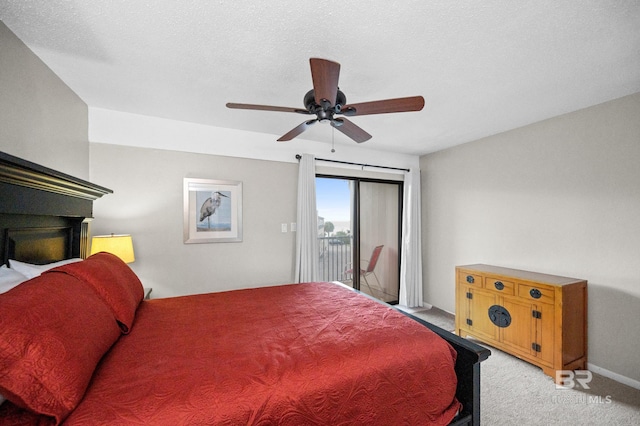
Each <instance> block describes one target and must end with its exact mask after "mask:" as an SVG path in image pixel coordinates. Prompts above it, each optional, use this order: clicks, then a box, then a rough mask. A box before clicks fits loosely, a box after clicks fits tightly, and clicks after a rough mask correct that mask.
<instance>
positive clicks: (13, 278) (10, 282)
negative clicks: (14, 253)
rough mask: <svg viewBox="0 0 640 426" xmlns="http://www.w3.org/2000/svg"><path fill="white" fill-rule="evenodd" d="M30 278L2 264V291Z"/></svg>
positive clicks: (0, 280)
mask: <svg viewBox="0 0 640 426" xmlns="http://www.w3.org/2000/svg"><path fill="white" fill-rule="evenodd" d="M28 279H29V278H27V277H25V276H24V275H23V274H21V273H20V272H18V271H15V270H13V269H9V268H7V265H2V266H0V293H4V292H6V291H9V290H11V289H12V288H14V287H15V286H17V285H18V284H22V283H23V282H25V281H27V280H28ZM0 397H2V395H0ZM0 399H1V398H0ZM0 404H1V402H0Z"/></svg>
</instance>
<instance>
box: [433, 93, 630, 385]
mask: <svg viewBox="0 0 640 426" xmlns="http://www.w3.org/2000/svg"><path fill="white" fill-rule="evenodd" d="M420 166H421V170H422V212H423V213H422V214H423V218H422V221H423V222H422V230H423V247H422V248H423V257H424V259H423V262H424V264H423V266H424V271H423V272H424V295H425V301H427V302H429V303H431V304H433V305H435V306H438V307H440V308H443V309H445V310H448V311H450V312H453V311H454V309H455V305H454V267H455V266H456V265H462V264H469V263H488V264H495V265H500V266H506V267H513V268H518V269H526V270H534V271H540V272H545V273H550V274H557V275H564V276H570V277H576V278H584V279H587V280H588V281H589V314H588V320H589V362H590V363H591V364H593V365H595V366H598V367H600V368H603V369H606V370H609V371H612V372H614V373H615V374H619V375H622V376H625V377H627V378H631V379H633V380H635V381H640V369H638V365H639V359H640V358H639V357H638V354H639V353H640V314H639V313H640V93H638V94H635V95H631V96H627V97H624V98H621V99H618V100H615V101H611V102H607V103H604V104H601V105H597V106H594V107H591V108H587V109H584V110H581V111H577V112H574V113H571V114H566V115H563V116H559V117H555V118H552V119H550V120H546V121H543V122H540V123H536V124H532V125H529V126H526V127H523V128H520V129H516V130H513V131H509V132H506V133H502V134H499V135H495V136H492V137H489V138H486V139H482V140H479V141H475V142H471V143H468V144H465V145H461V146H458V147H454V148H451V149H447V150H443V151H439V152H436V153H434V154H430V155H426V156H423V157H421V160H420Z"/></svg>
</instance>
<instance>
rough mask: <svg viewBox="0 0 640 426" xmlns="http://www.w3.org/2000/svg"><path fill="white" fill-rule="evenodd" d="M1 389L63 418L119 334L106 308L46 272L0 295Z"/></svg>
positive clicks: (70, 280) (74, 282)
mask: <svg viewBox="0 0 640 426" xmlns="http://www.w3.org/2000/svg"><path fill="white" fill-rule="evenodd" d="M0 312H1V314H0V394H2V395H4V396H5V397H6V398H7V399H8V400H9V401H11V402H12V403H14V404H15V405H17V406H20V407H23V408H25V409H28V410H30V411H33V412H35V413H38V414H42V415H46V416H51V417H53V418H55V420H56V423H60V422H61V421H63V420H64V419H65V418H66V417H67V416H68V415H69V413H70V412H71V411H72V410H73V409H74V408H75V407H76V405H78V403H79V402H80V400H81V399H82V397H83V396H84V393H85V391H86V389H87V386H88V384H89V381H90V380H91V377H92V375H93V371H94V370H95V368H96V365H97V364H98V362H99V361H100V359H101V358H102V356H103V355H104V354H105V352H107V351H108V350H109V348H110V347H111V346H112V345H113V343H114V342H115V341H116V340H117V339H118V337H119V336H120V330H119V328H118V326H117V324H116V322H115V321H114V317H113V313H112V312H111V311H110V310H109V307H108V306H107V305H105V303H104V302H103V301H102V300H101V299H100V298H99V297H97V296H96V294H95V292H94V291H93V290H91V289H90V288H89V287H87V285H86V284H85V283H83V282H81V281H80V280H78V279H76V278H74V277H71V276H68V275H64V274H46V275H42V276H40V277H37V278H34V279H32V280H29V281H27V282H25V283H23V284H21V285H19V286H18V287H15V288H13V289H11V290H9V291H8V292H6V293H3V294H0Z"/></svg>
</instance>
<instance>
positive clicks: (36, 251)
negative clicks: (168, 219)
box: [0, 152, 491, 426]
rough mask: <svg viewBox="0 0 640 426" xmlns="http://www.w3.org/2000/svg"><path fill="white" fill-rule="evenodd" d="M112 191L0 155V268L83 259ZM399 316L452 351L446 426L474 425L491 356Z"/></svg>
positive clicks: (418, 319)
mask: <svg viewBox="0 0 640 426" xmlns="http://www.w3.org/2000/svg"><path fill="white" fill-rule="evenodd" d="M112 192H113V191H111V190H110V189H107V188H104V187H101V186H98V185H94V184H92V183H90V182H87V181H84V180H82V179H78V178H75V177H73V176H69V175H66V174H64V173H60V172H57V171H55V170H52V169H49V168H46V167H43V166H40V165H38V164H35V163H32V162H29V161H26V160H23V159H20V158H18V157H15V156H12V155H9V154H6V153H3V152H0V194H1V196H0V257H1V258H2V262H3V264H8V259H16V260H20V261H24V262H29V263H36V264H45V263H50V262H54V261H58V260H63V259H68V258H72V257H83V258H84V257H86V256H87V254H88V249H89V247H88V241H89V224H90V221H91V218H92V216H93V201H94V200H96V199H98V198H100V197H102V196H103V195H106V194H109V193H112ZM354 291H357V290H354ZM363 294H364V293H363ZM365 296H366V295H365ZM374 300H377V299H374ZM380 303H383V302H380ZM400 312H402V313H403V314H404V315H407V316H408V317H411V318H412V319H414V320H415V321H417V322H419V323H420V324H422V325H424V326H425V327H428V328H429V329H431V330H432V331H434V332H435V333H436V334H438V335H440V336H441V337H442V338H444V339H445V340H446V341H448V342H449V343H450V344H451V346H452V347H453V348H454V349H455V350H456V352H457V354H458V357H457V360H456V365H455V371H456V375H457V376H458V387H457V390H456V396H457V398H458V400H459V401H460V402H461V403H462V405H463V407H464V408H463V410H462V412H461V413H460V414H459V415H458V416H457V417H456V418H455V419H454V421H453V422H452V423H451V424H452V425H456V426H459V425H479V424H480V363H481V362H482V361H484V360H485V359H487V358H488V357H489V355H490V354H491V352H490V351H489V350H488V349H486V348H484V347H482V346H479V345H477V344H475V343H473V342H471V341H468V340H466V339H463V338H461V337H459V336H456V335H455V334H453V333H451V332H449V331H446V330H444V329H442V328H440V327H437V326H435V325H433V324H430V323H428V322H426V321H424V320H422V319H420V318H417V317H415V316H413V315H411V314H408V313H406V312H403V311H400Z"/></svg>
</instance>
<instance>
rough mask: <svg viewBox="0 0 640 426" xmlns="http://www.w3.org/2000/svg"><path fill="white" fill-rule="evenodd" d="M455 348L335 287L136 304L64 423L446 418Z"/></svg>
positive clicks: (453, 404)
mask: <svg viewBox="0 0 640 426" xmlns="http://www.w3.org/2000/svg"><path fill="white" fill-rule="evenodd" d="M454 363H455V352H454V351H453V349H452V348H451V347H450V346H449V345H448V344H447V343H446V342H445V341H444V340H443V339H441V338H440V337H438V336H437V335H435V334H434V333H433V332H431V331H430V330H428V329H426V328H425V327H423V326H422V325H420V324H418V323H417V322H415V321H413V320H411V319H409V318H407V317H405V316H404V315H402V314H400V313H398V312H396V311H394V310H393V309H390V308H388V307H386V306H384V305H382V304H379V303H376V302H375V301H372V300H370V299H368V298H366V297H363V296H361V295H359V294H357V293H355V292H353V291H350V290H348V289H344V288H341V287H340V286H338V285H335V284H329V283H313V284H294V285H286V286H278V287H267V288H258V289H251V290H237V291H231V292H225V293H211V294H204V295H197V296H185V297H176V298H169V299H157V300H150V301H144V302H143V303H142V304H141V305H140V307H139V308H138V311H137V314H136V319H135V323H134V325H133V329H132V331H131V333H130V334H129V335H124V336H122V337H121V338H120V339H119V341H118V342H117V343H116V344H115V345H114V347H113V348H112V349H111V351H110V352H108V353H107V355H106V356H105V358H104V359H103V360H102V362H101V364H99V366H98V368H97V370H96V373H95V375H94V377H93V380H92V383H91V385H90V386H89V389H88V390H87V393H86V395H85V397H84V399H83V401H82V402H81V403H80V405H79V406H78V407H77V408H76V410H75V411H74V412H72V413H71V415H70V416H69V417H68V418H67V420H66V421H65V424H68V425H86V424H91V425H98V424H108V425H136V424H152V425H205V424H207V425H209V424H225V425H270V424H283V425H296V426H298V425H307V424H309V425H311V424H313V425H345V424H366V425H374V424H379V425H391V424H393V425H397V424H398V425H399V424H416V425H418V424H447V423H449V422H450V421H451V420H452V419H453V418H454V416H455V414H456V411H457V410H458V408H459V403H458V402H457V401H456V400H455V398H454V394H455V389H456V377H455V373H454V369H453V367H454Z"/></svg>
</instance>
